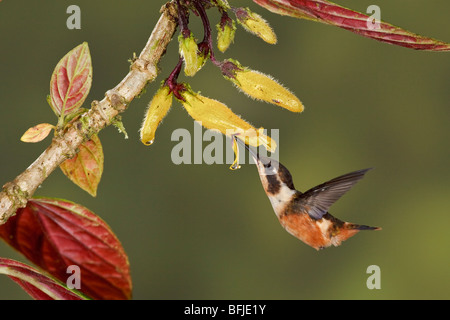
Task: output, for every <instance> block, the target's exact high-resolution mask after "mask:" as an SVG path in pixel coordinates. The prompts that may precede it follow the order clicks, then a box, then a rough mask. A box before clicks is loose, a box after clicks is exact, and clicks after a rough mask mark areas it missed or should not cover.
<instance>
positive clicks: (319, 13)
mask: <svg viewBox="0 0 450 320" xmlns="http://www.w3.org/2000/svg"><path fill="white" fill-rule="evenodd" d="M253 1H254V2H255V3H257V4H259V5H260V6H262V7H264V8H266V9H268V10H270V11H272V12H275V13H278V14H281V15H288V16H291V17H296V18H302V19H309V20H314V21H318V22H322V23H326V24H330V25H333V26H337V27H340V28H343V29H346V30H349V31H352V32H354V33H357V34H360V35H362V36H364V37H368V38H372V39H375V40H378V41H382V42H387V43H390V44H394V45H398V46H402V47H406V48H411V49H416V50H430V51H450V44H448V43H445V42H442V41H439V40H435V39H432V38H427V37H423V36H420V35H418V34H415V33H412V32H409V31H406V30H404V29H402V28H399V27H396V26H393V25H391V24H389V23H385V22H380V23H379V27H377V28H373V27H369V25H370V23H369V25H368V21H369V19H370V18H369V17H368V16H367V15H365V14H362V13H359V12H356V11H353V10H350V9H347V8H344V7H342V6H339V5H337V4H335V3H332V2H329V1H325V0H253Z"/></svg>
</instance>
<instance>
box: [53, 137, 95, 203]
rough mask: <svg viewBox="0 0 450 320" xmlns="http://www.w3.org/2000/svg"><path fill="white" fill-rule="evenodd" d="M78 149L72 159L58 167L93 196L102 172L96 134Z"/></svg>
mask: <svg viewBox="0 0 450 320" xmlns="http://www.w3.org/2000/svg"><path fill="white" fill-rule="evenodd" d="M79 149H80V151H79V152H78V153H77V154H76V155H75V156H74V157H73V158H72V159H68V160H66V161H64V162H63V163H61V165H60V168H61V170H62V172H64V174H65V175H66V176H67V177H68V178H69V179H70V180H72V181H73V182H74V183H75V184H76V185H78V186H79V187H80V188H81V189H83V190H85V191H87V192H88V193H89V194H91V195H92V196H93V197H95V196H96V195H97V186H98V184H99V183H100V179H101V177H102V173H103V160H104V156H103V148H102V144H101V143H100V139H99V138H98V136H97V135H93V136H92V137H91V140H89V141H86V142H85V143H83V144H82V145H81V146H80V147H79Z"/></svg>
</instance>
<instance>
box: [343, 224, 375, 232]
mask: <svg viewBox="0 0 450 320" xmlns="http://www.w3.org/2000/svg"><path fill="white" fill-rule="evenodd" d="M344 227H345V228H346V229H350V230H375V231H376V230H381V228H380V227H370V226H366V225H363V224H355V223H348V222H346V223H345V225H344Z"/></svg>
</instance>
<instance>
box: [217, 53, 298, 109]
mask: <svg viewBox="0 0 450 320" xmlns="http://www.w3.org/2000/svg"><path fill="white" fill-rule="evenodd" d="M222 74H223V75H224V77H225V78H226V79H227V80H230V81H231V82H233V84H234V85H235V86H236V87H238V88H239V89H240V90H242V91H243V92H244V93H246V94H247V95H248V96H250V97H252V98H254V99H257V100H262V101H265V102H268V103H272V104H275V105H277V106H280V107H282V108H285V109H287V110H289V111H292V112H302V111H303V110H304V106H303V104H302V102H301V101H300V100H299V99H298V98H297V97H296V96H295V95H294V94H293V93H292V92H290V91H289V90H288V89H286V88H285V87H283V86H282V85H281V84H279V83H278V82H277V81H276V80H274V79H273V78H272V77H270V76H268V75H265V74H263V73H261V72H258V71H254V70H251V69H249V68H246V67H243V66H242V65H241V64H240V63H239V62H237V61H235V60H231V59H229V60H226V61H225V62H224V63H223V64H222Z"/></svg>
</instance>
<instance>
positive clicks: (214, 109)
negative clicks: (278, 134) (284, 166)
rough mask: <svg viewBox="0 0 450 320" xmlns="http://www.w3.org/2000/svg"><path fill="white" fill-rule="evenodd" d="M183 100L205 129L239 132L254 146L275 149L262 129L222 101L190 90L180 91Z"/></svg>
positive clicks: (224, 132) (274, 144)
mask: <svg viewBox="0 0 450 320" xmlns="http://www.w3.org/2000/svg"><path fill="white" fill-rule="evenodd" d="M181 96H182V97H183V99H185V101H182V104H183V106H184V108H185V109H186V111H187V112H188V113H189V115H190V116H191V117H192V118H193V119H194V120H196V121H198V122H200V123H201V125H202V126H203V127H205V128H207V129H211V130H218V131H220V132H221V133H222V134H224V135H227V136H231V135H233V134H239V135H238V138H240V139H241V140H242V141H244V142H245V143H246V144H250V145H252V146H254V147H258V146H260V145H263V146H264V147H265V148H266V149H267V150H269V151H270V152H274V151H275V149H276V143H275V141H274V140H272V139H271V138H270V137H269V136H266V135H265V134H264V132H263V131H264V129H263V128H260V129H258V130H257V129H255V127H253V126H252V125H251V124H250V123H248V122H247V121H245V120H243V119H241V117H239V116H238V115H236V114H235V113H234V112H233V111H231V110H230V109H229V108H228V107H227V106H226V105H224V104H223V103H221V102H219V101H217V100H214V99H210V98H206V97H203V96H201V95H200V94H196V93H193V92H192V91H190V90H187V91H184V92H182V93H181Z"/></svg>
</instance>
